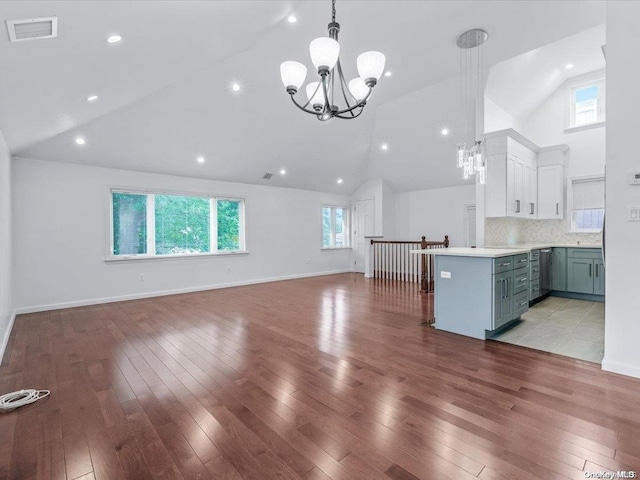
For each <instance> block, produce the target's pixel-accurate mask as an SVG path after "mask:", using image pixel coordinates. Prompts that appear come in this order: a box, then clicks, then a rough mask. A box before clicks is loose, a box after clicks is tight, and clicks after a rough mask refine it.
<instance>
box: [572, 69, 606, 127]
mask: <svg viewBox="0 0 640 480" xmlns="http://www.w3.org/2000/svg"><path fill="white" fill-rule="evenodd" d="M567 87H568V92H569V122H568V128H569V129H572V128H584V127H588V126H590V125H591V126H596V125H599V124H602V123H603V122H604V121H605V78H604V73H600V72H596V74H589V75H585V76H582V77H578V78H577V79H574V80H571V81H569V82H568V83H567Z"/></svg>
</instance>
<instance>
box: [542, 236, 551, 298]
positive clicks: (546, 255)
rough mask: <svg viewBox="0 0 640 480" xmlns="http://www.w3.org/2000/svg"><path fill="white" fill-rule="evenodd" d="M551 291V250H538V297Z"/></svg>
mask: <svg viewBox="0 0 640 480" xmlns="http://www.w3.org/2000/svg"><path fill="white" fill-rule="evenodd" d="M550 291H551V249H550V248H543V249H541V250H540V296H543V295H547V294H548V293H549V292H550Z"/></svg>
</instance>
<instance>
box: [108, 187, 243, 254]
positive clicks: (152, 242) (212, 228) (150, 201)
mask: <svg viewBox="0 0 640 480" xmlns="http://www.w3.org/2000/svg"><path fill="white" fill-rule="evenodd" d="M114 193H124V194H132V195H146V196H147V205H146V209H147V212H146V213H147V232H146V233H147V253H144V254H127V255H115V254H114V253H113V249H114V238H113V237H114V235H113V227H114V222H113V194H114ZM156 195H174V196H182V197H195V198H207V199H209V201H210V203H211V204H215V208H210V210H209V222H210V223H209V236H210V240H209V247H210V249H211V248H212V247H213V245H214V242H215V251H210V252H200V253H177V254H164V255H161V254H156V253H149V252H155V251H156V231H155V196H156ZM106 196H107V205H108V208H107V215H108V219H107V222H106V223H107V226H108V227H107V232H106V233H107V241H106V246H107V254H106V258H105V262H123V261H124V262H130V261H139V260H168V259H180V258H182V259H184V258H198V257H210V256H224V255H246V254H248V253H249V251H248V250H247V238H246V230H247V229H246V224H245V218H246V215H245V210H246V203H247V199H246V197H244V196H239V195H226V194H225V195H218V194H212V193H201V192H191V191H179V190H164V189H145V188H135V187H121V186H109V187H107V193H106ZM218 200H232V201H239V202H240V206H239V219H238V226H239V237H240V240H239V244H240V245H239V246H240V248H239V249H238V250H218V218H217V212H218V208H217V201H218Z"/></svg>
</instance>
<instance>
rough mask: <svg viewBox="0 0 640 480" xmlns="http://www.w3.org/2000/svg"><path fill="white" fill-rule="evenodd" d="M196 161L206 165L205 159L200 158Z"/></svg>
mask: <svg viewBox="0 0 640 480" xmlns="http://www.w3.org/2000/svg"><path fill="white" fill-rule="evenodd" d="M196 160H197V161H198V163H204V157H198V158H197V159H196Z"/></svg>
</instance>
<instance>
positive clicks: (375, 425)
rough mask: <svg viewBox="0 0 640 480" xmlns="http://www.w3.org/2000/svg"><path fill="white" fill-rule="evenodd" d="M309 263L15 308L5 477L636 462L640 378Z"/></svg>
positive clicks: (400, 288) (366, 472)
mask: <svg viewBox="0 0 640 480" xmlns="http://www.w3.org/2000/svg"><path fill="white" fill-rule="evenodd" d="M431 311H432V306H431V303H430V299H429V298H428V297H425V296H420V295H419V294H418V293H417V292H416V291H415V285H402V284H401V285H394V284H389V283H383V282H376V281H372V280H370V281H365V280H364V279H363V278H362V277H361V276H359V275H355V274H344V275H334V276H327V277H316V278H310V279H302V280H292V281H286V282H277V283H270V284H262V285H255V286H247V287H238V288H231V289H224V290H214V291H207V292H200V293H193V294H185V295H176V296H169V297H162V298H154V299H146V300H136V301H129V302H121V303H113V304H107V305H98V306H91V307H83V308H75V309H68V310H58V311H52V312H44V313H36V314H30V315H21V316H20V317H18V319H17V320H16V323H15V326H14V330H13V332H12V335H11V339H10V344H9V349H8V351H7V354H6V355H5V360H4V363H3V364H2V366H1V367H0V392H2V393H4V392H9V391H14V390H17V389H20V388H29V387H31V388H48V389H50V390H51V396H50V397H49V398H47V399H45V400H41V401H39V402H37V403H36V404H33V405H30V406H27V407H23V408H21V409H19V410H17V411H14V412H11V413H7V414H3V415H0V479H21V480H22V479H31V478H42V479H50V478H51V479H59V478H67V479H69V480H72V479H93V478H97V479H120V478H132V479H147V478H185V479H206V478H212V479H239V478H249V479H271V478H278V479H281V478H284V479H286V478H292V479H297V478H301V479H306V480H311V479H327V478H332V479H387V480H388V479H389V478H391V479H394V480H400V479H402V480H405V479H416V478H419V479H436V478H437V479H442V478H449V479H452V480H458V479H462V480H464V479H471V478H481V479H494V478H517V479H530V478H574V479H578V478H580V479H582V478H585V473H584V472H585V471H591V472H599V471H618V470H634V471H638V470H640V381H639V380H634V379H631V378H626V377H623V376H618V375H614V374H608V373H604V372H602V371H601V370H600V366H599V365H596V364H592V363H588V362H584V361H580V360H574V359H570V358H567V357H561V356H558V355H553V354H549V353H545V352H538V351H534V350H529V349H527V348H524V347H519V346H515V345H509V344H504V343H498V342H491V341H488V342H483V341H479V340H474V339H470V338H466V337H462V336H457V335H453V334H448V333H445V332H439V331H436V330H433V329H431V328H428V327H423V326H421V325H420V323H421V321H422V319H423V318H424V317H425V316H426V315H428V314H429V313H430V312H431Z"/></svg>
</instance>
